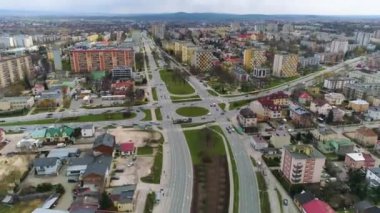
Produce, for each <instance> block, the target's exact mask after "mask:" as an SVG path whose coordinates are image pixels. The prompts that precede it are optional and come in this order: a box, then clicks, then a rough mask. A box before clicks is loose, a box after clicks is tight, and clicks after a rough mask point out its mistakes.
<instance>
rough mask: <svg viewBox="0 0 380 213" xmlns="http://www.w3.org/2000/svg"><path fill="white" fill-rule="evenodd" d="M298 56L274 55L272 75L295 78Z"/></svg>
mask: <svg viewBox="0 0 380 213" xmlns="http://www.w3.org/2000/svg"><path fill="white" fill-rule="evenodd" d="M297 66H298V55H296V54H276V55H275V56H274V61H273V75H274V76H276V77H293V76H297V75H298V72H297Z"/></svg>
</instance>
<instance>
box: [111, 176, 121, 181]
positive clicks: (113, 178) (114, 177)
mask: <svg viewBox="0 0 380 213" xmlns="http://www.w3.org/2000/svg"><path fill="white" fill-rule="evenodd" d="M119 179H120V178H119V177H116V176H112V177H111V180H119Z"/></svg>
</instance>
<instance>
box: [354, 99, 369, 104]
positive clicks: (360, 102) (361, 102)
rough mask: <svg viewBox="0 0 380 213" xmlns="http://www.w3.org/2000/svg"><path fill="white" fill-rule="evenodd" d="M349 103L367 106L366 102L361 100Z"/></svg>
mask: <svg viewBox="0 0 380 213" xmlns="http://www.w3.org/2000/svg"><path fill="white" fill-rule="evenodd" d="M350 103H353V104H368V102H367V101H365V100H361V99H358V100H354V101H350Z"/></svg>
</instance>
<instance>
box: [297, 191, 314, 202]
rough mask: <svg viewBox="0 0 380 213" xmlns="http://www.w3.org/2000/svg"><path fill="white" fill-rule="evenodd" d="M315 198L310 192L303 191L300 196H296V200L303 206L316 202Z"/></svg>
mask: <svg viewBox="0 0 380 213" xmlns="http://www.w3.org/2000/svg"><path fill="white" fill-rule="evenodd" d="M314 198H315V196H314V195H313V194H312V193H311V192H309V191H306V192H305V191H303V192H301V193H300V194H297V195H295V196H294V200H297V201H298V202H299V203H300V204H301V205H303V204H305V203H308V202H310V201H312V200H314Z"/></svg>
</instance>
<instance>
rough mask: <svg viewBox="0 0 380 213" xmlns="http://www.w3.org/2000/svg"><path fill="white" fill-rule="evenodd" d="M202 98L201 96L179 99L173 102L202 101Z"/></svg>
mask: <svg viewBox="0 0 380 213" xmlns="http://www.w3.org/2000/svg"><path fill="white" fill-rule="evenodd" d="M201 100H202V99H200V98H194V99H179V100H175V101H172V102H173V103H184V102H194V101H201Z"/></svg>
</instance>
